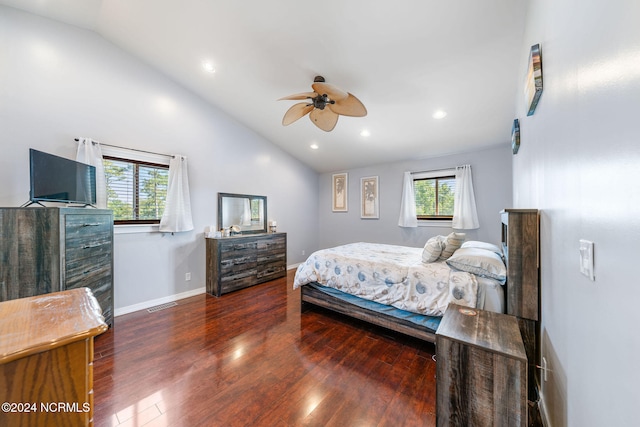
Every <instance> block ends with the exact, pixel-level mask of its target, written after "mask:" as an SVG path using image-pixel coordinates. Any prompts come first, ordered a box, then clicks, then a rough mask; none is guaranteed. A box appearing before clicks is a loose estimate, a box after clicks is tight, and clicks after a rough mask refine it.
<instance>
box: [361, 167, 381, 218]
mask: <svg viewBox="0 0 640 427" xmlns="http://www.w3.org/2000/svg"><path fill="white" fill-rule="evenodd" d="M360 218H362V219H378V218H380V193H379V187H378V177H377V176H368V177H364V178H360Z"/></svg>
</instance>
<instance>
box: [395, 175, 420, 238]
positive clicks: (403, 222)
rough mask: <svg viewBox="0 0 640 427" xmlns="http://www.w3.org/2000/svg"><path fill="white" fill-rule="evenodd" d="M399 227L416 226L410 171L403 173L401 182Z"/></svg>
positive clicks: (414, 199) (414, 196)
mask: <svg viewBox="0 0 640 427" xmlns="http://www.w3.org/2000/svg"><path fill="white" fill-rule="evenodd" d="M398 225H399V226H400V227H417V226H418V218H417V215H416V195H415V192H414V190H413V176H412V175H411V172H405V173H404V182H403V184H402V202H401V204H400V218H399V219H398Z"/></svg>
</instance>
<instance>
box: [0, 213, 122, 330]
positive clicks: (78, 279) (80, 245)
mask: <svg viewBox="0 0 640 427" xmlns="http://www.w3.org/2000/svg"><path fill="white" fill-rule="evenodd" d="M79 287H88V288H89V289H91V291H92V292H93V295H94V296H95V298H96V299H97V300H98V303H99V304H100V307H101V308H102V312H103V314H104V317H105V319H106V322H107V323H108V324H109V325H111V324H112V323H113V215H112V212H111V211H110V210H106V209H90V208H87V209H83V208H42V207H33V208H31V207H30V208H0V301H7V300H12V299H15V298H22V297H30V296H34V295H42V294H47V293H50V292H57V291H63V290H67V289H75V288H79Z"/></svg>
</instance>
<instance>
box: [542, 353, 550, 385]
mask: <svg viewBox="0 0 640 427" xmlns="http://www.w3.org/2000/svg"><path fill="white" fill-rule="evenodd" d="M548 370H549V368H548V366H547V358H546V357H543V358H542V379H543V380H545V381H547V372H548Z"/></svg>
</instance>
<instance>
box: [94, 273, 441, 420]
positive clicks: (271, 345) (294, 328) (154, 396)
mask: <svg viewBox="0 0 640 427" xmlns="http://www.w3.org/2000/svg"><path fill="white" fill-rule="evenodd" d="M293 273H294V272H293V271H290V272H289V275H288V277H287V278H286V279H280V280H275V281H272V282H269V283H266V284H262V285H258V286H255V287H252V288H248V289H244V290H241V291H237V292H234V293H230V294H226V295H223V296H222V297H221V298H215V297H212V296H209V295H200V296H196V297H192V298H187V299H184V300H180V301H178V305H177V306H175V307H171V308H167V309H164V310H161V311H157V312H155V313H149V312H147V311H146V310H145V311H141V312H136V313H131V314H127V315H124V316H119V317H117V318H116V319H115V325H114V327H113V328H112V329H110V330H109V331H107V332H106V333H104V334H103V335H101V336H99V337H97V339H96V341H95V363H94V393H95V398H94V409H95V411H94V412H95V417H94V420H95V425H96V426H114V425H122V426H142V425H145V426H341V427H342V426H434V425H435V421H436V418H435V401H436V386H435V384H436V383H435V372H436V369H435V362H434V361H433V360H432V359H431V357H432V355H433V354H434V352H435V349H434V346H433V344H430V343H425V342H421V341H418V340H415V339H412V338H409V337H405V336H402V335H394V334H393V333H390V332H386V331H384V330H382V329H378V328H375V327H372V326H369V325H366V324H364V323H359V322H357V321H354V320H350V319H347V318H344V317H341V316H339V315H336V314H333V313H330V312H326V311H321V310H320V309H316V308H314V309H312V310H305V312H304V313H302V314H301V313H300V294H299V291H293V290H292V285H291V283H292V280H293Z"/></svg>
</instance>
